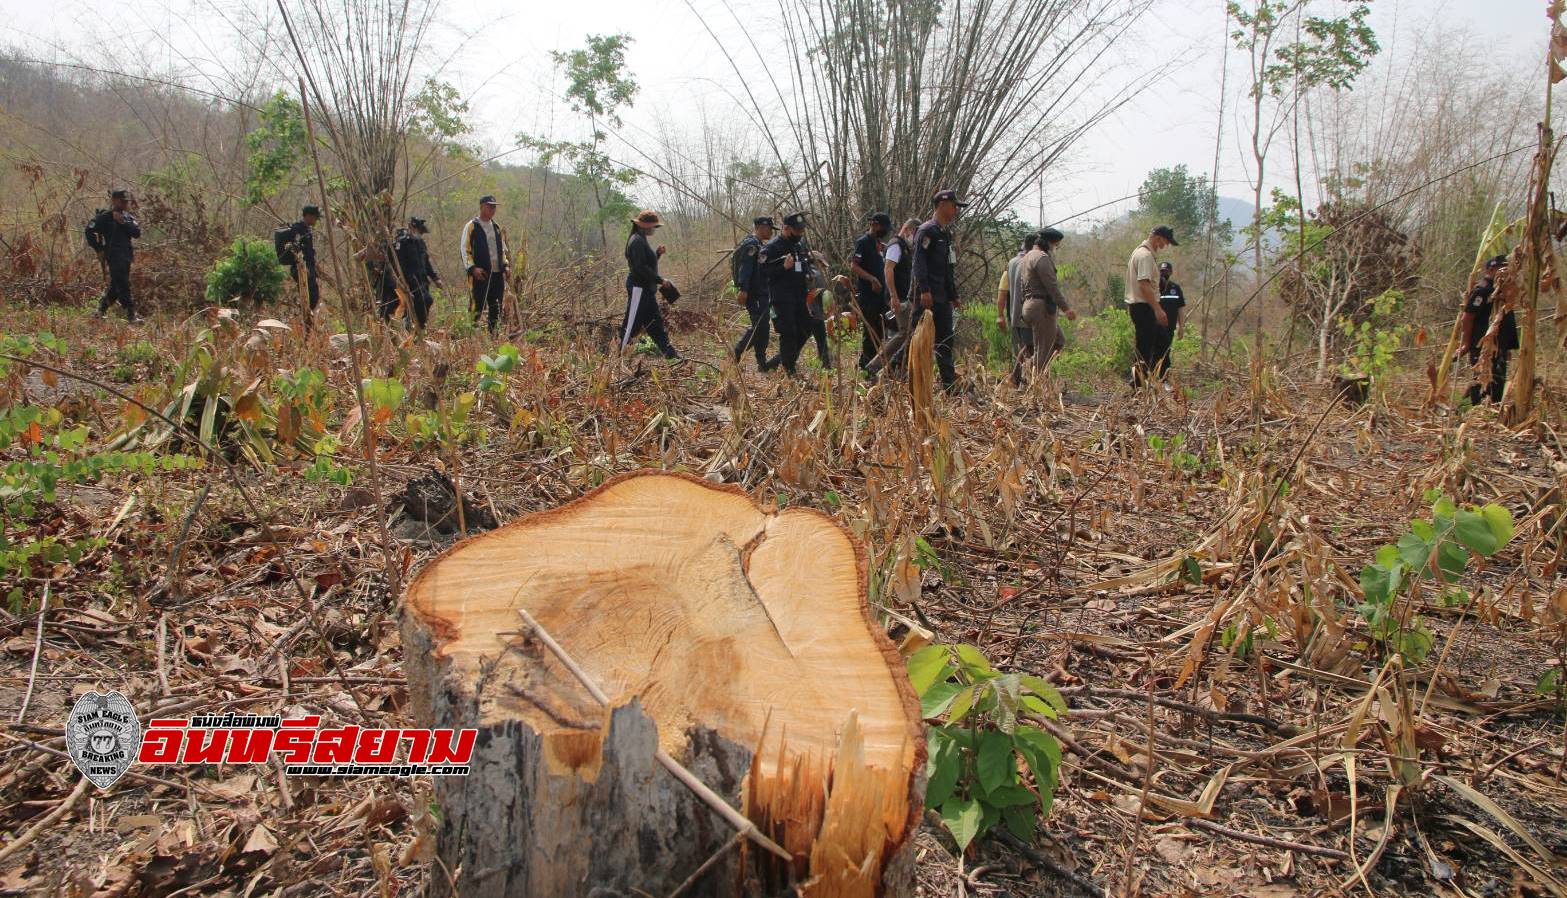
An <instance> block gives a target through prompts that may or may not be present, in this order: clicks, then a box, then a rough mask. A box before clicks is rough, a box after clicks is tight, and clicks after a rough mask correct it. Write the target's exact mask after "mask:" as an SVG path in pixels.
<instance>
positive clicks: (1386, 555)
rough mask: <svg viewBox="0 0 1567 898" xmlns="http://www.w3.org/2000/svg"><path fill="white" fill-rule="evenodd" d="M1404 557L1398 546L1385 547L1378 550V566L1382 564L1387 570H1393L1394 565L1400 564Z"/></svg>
mask: <svg viewBox="0 0 1567 898" xmlns="http://www.w3.org/2000/svg"><path fill="white" fill-rule="evenodd" d="M1402 557H1403V556H1402V555H1401V554H1400V553H1399V551H1398V546H1383V547H1382V548H1380V549H1378V550H1377V555H1376V558H1377V564H1380V565H1382V566H1383V567H1385V568H1391V567H1392V566H1393V565H1394V564H1396V563H1398V561H1399V559H1400V558H1402Z"/></svg>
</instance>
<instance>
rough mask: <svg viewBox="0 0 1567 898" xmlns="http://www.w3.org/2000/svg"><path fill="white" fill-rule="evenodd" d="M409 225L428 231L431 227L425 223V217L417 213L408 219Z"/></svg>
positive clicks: (418, 229)
mask: <svg viewBox="0 0 1567 898" xmlns="http://www.w3.org/2000/svg"><path fill="white" fill-rule="evenodd" d="M408 226H409V227H410V228H413V229H414V230H416V231H428V230H430V229H429V227H427V226H426V225H425V223H424V219H422V218H420V217H418V216H417V215H416V216H414V217H412V218H410V219H408Z"/></svg>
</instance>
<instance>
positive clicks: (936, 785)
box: [908, 645, 1066, 849]
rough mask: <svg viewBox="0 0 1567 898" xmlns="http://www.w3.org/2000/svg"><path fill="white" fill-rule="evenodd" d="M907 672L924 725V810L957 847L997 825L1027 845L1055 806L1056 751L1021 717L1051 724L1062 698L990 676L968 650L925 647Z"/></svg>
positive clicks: (1040, 686)
mask: <svg viewBox="0 0 1567 898" xmlns="http://www.w3.org/2000/svg"><path fill="white" fill-rule="evenodd" d="M908 668H909V680H910V682H911V683H912V684H913V686H914V690H915V691H916V692H917V693H918V694H919V697H920V713H921V715H922V716H923V717H924V719H925V720H927V721H929V722H930V726H929V728H928V730H927V742H928V748H929V753H928V758H929V760H928V761H927V765H926V776H927V782H926V787H925V806H926V807H928V808H931V809H933V810H935V811H936V812H938V813H939V814H940V815H941V820H942V823H943V824H945V825H946V827H947V831H948V832H950V833H951V834H952V837H953V839H955V840H956V841H957V843H958V847H959V848H963V849H966V848H967V847H968V846H969V844H970V843H971V842H973V841H974V840H975V839H977V838H979V837H980V836H983V835H984V834H986V833H988V832H989V831H990V830H991V828H992V827H994V826H995V825H996V824H997V823H1001V824H1003V825H1005V826H1006V828H1007V830H1008V831H1009V832H1011V833H1012V834H1013V835H1014V836H1017V837H1018V838H1020V839H1024V840H1031V839H1032V838H1033V836H1034V826H1035V823H1036V822H1037V821H1038V820H1039V819H1040V818H1042V817H1043V816H1045V815H1046V814H1048V813H1050V807H1051V804H1052V803H1053V802H1054V800H1055V789H1056V783H1057V781H1058V779H1059V775H1060V769H1061V747H1060V745H1059V744H1057V742H1056V740H1055V737H1054V736H1052V735H1050V734H1049V733H1048V732H1046V731H1045V730H1043V729H1041V728H1039V727H1037V726H1033V725H1031V724H1028V723H1025V722H1024V721H1023V719H1022V716H1023V715H1025V714H1035V715H1038V716H1040V717H1044V718H1048V719H1051V720H1054V719H1056V718H1057V717H1058V716H1059V715H1060V714H1061V713H1063V712H1064V711H1065V710H1066V702H1065V701H1064V700H1062V698H1061V694H1060V693H1059V692H1057V691H1056V689H1055V687H1053V686H1051V685H1050V684H1049V683H1047V682H1045V680H1043V679H1042V678H1040V677H1034V676H1028V675H1026V674H1018V673H1002V672H1000V671H998V670H996V669H995V668H994V667H992V666H991V664H990V660H989V659H988V658H986V657H985V655H984V653H982V652H981V651H980V650H979V649H977V648H975V647H974V646H971V645H930V646H926V647H925V648H923V649H920V650H919V651H918V652H915V653H914V655H913V656H911V657H910V658H909V662H908ZM1019 759H1021V760H1022V762H1023V764H1024V765H1026V768H1027V770H1028V773H1029V774H1030V775H1031V776H1032V780H1033V788H1032V789H1031V788H1029V785H1028V782H1027V780H1025V778H1024V774H1023V767H1022V766H1020V765H1019V763H1018V762H1019Z"/></svg>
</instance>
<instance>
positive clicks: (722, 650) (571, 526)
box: [405, 472, 924, 896]
mask: <svg viewBox="0 0 1567 898" xmlns="http://www.w3.org/2000/svg"><path fill="white" fill-rule="evenodd" d="M864 582H865V572H864V568H863V561H862V558H861V555H860V553H859V551H858V549H857V547H856V546H855V544H854V542H853V540H852V539H851V538H850V536H849V535H848V533H847V532H846V531H844V530H843V529H842V528H841V527H840V526H838V525H837V524H836V523H834V522H833V521H832V520H831V519H830V518H828V517H826V516H825V515H823V514H821V513H819V512H816V511H813V510H805V509H787V510H784V511H781V512H778V513H768V512H765V511H763V510H761V509H759V508H758V507H757V506H756V505H755V504H754V503H753V502H752V501H751V499H750V498H749V497H747V496H746V495H745V494H744V493H743V492H742V491H740V490H738V489H734V488H728V487H722V486H716V485H714V484H710V483H708V482H706V481H702V480H698V479H696V478H693V477H688V476H683V475H676V474H666V473H657V472H639V473H636V474H631V475H627V476H625V477H621V478H618V479H616V480H613V481H611V482H610V483H608V484H606V485H605V486H603V487H601V488H599V489H598V490H595V491H594V492H592V493H590V494H588V495H586V496H584V497H583V498H581V499H579V500H577V501H574V502H571V503H569V504H567V505H564V506H562V507H560V508H557V509H554V510H551V511H546V512H541V513H538V514H534V515H530V516H528V517H525V518H523V519H521V520H518V521H516V522H515V523H512V524H510V525H508V526H506V527H502V528H500V529H498V530H495V531H493V532H490V533H486V534H484V535H482V536H476V537H474V538H472V539H469V540H467V541H465V542H463V543H460V544H459V545H457V546H456V547H454V548H453V549H451V550H450V551H448V552H447V553H446V554H444V555H442V556H441V557H439V558H438V559H436V560H435V561H433V562H431V563H430V564H429V565H428V566H427V567H426V568H425V569H424V571H423V572H422V573H421V574H420V575H419V577H418V578H417V579H416V580H415V582H414V583H413V585H412V587H411V588H410V590H409V594H408V613H407V615H406V618H405V635H406V638H407V641H408V643H409V645H408V648H409V661H408V666H409V679H410V683H411V686H412V693H413V700H414V703H415V709H416V713H417V714H418V715H419V716H420V718H421V719H422V720H424V721H427V722H431V723H434V724H435V725H439V726H476V727H478V728H480V731H481V732H480V738H479V750H478V752H477V753H476V757H475V764H474V769H473V771H472V773H471V774H470V776H468V777H466V778H450V779H441V778H437V786H438V790H439V792H438V795H437V798H438V800H440V802H441V804H442V810H443V831H442V834H441V837H440V840H439V844H440V853H441V855H442V858H443V860H444V861H445V863H446V864H447V865H448V866H449V867H450V868H452V869H453V870H454V881H455V884H456V885H457V886H458V888H459V890H460V891H461V893H462V894H464V895H469V894H509V895H516V894H538V895H544V894H552V895H553V894H560V895H570V894H584V895H586V894H588V893H589V892H590V891H591V890H593V889H595V888H597V889H601V890H609V891H607V892H604V893H605V894H612V893H614V892H621V893H625V894H633V892H632V890H633V889H640V890H642V891H645V892H647V893H650V894H668V893H669V892H670V891H672V890H673V889H674V888H675V887H676V886H677V885H679V884H681V883H682V882H683V881H684V880H685V879H686V878H687V877H688V876H690V875H691V874H692V873H694V872H695V871H696V870H697V868H698V867H699V866H700V865H701V864H702V863H703V862H704V861H705V860H707V859H708V858H709V857H710V856H711V855H712V854H714V853H715V852H717V851H719V850H720V849H722V848H723V847H724V846H725V844H726V843H727V842H728V841H729V840H730V838H731V837H732V836H733V830H732V829H730V828H729V827H728V826H727V825H726V824H724V822H723V821H722V820H721V819H720V818H719V817H718V815H717V814H715V813H713V812H712V811H711V810H709V809H706V808H705V807H703V806H701V805H700V803H699V802H697V801H696V799H695V797H694V796H692V795H689V794H682V793H688V792H689V790H685V788H684V787H683V786H681V785H680V784H679V783H678V782H677V781H676V780H675V779H674V777H672V776H670V775H669V774H667V773H666V772H664V771H662V770H659V769H657V768H656V766H655V765H654V763H653V758H652V754H653V749H654V747H655V746H654V745H652V744H642V743H641V742H639V741H638V740H639V739H644V738H645V739H651V738H652V731H651V729H647V730H646V733H645V735H639V734H642V733H643V728H640V727H639V725H638V724H637V723H636V721H637V720H638V719H641V717H642V715H644V714H645V715H646V718H647V719H650V720H651V721H652V722H653V724H654V725H656V739H657V745H656V747H660V748H663V749H664V750H666V751H667V752H669V754H670V755H672V756H673V757H674V758H675V759H676V760H678V761H680V762H682V763H684V764H686V765H687V766H688V767H690V768H691V769H692V770H694V771H695V772H696V773H697V775H698V776H699V777H702V778H703V779H704V780H705V781H706V782H707V784H708V785H709V786H711V787H712V788H713V789H714V790H715V791H717V792H718V793H719V794H720V795H725V796H726V797H728V798H729V799H730V800H732V801H735V802H736V805H737V806H738V807H740V809H741V810H742V811H743V812H744V813H745V814H746V815H747V816H748V817H750V818H751V819H752V820H753V821H755V822H756V823H757V824H758V826H759V827H760V828H761V829H762V831H763V832H764V833H766V834H767V835H768V836H769V837H771V838H773V839H774V840H776V841H777V842H778V843H779V844H781V845H783V846H784V847H785V848H786V849H788V850H789V852H790V853H791V854H792V855H793V856H794V857H795V858H796V862H795V864H794V865H793V869H791V870H783V869H777V868H776V866H775V865H772V864H770V863H769V859H768V858H767V857H766V856H765V852H761V851H758V850H756V849H755V847H754V846H750V845H747V846H745V850H742V851H739V852H730V853H729V855H728V856H727V857H726V858H725V859H723V860H722V861H721V862H720V863H717V864H714V865H713V867H712V868H711V872H709V873H707V874H705V877H706V878H705V879H704V880H703V885H701V886H699V887H697V888H696V889H695V890H694V892H693V893H695V894H747V893H757V892H758V891H759V892H760V893H765V894H773V893H776V892H778V891H782V890H783V888H785V887H787V885H788V883H789V881H790V880H791V879H792V880H794V881H796V882H797V883H798V884H799V885H800V891H801V894H803V895H820V896H829V895H883V894H901V893H903V890H904V888H905V887H906V884H907V882H908V880H909V870H910V868H911V864H910V858H909V857H908V856H907V855H908V852H907V848H908V844H909V836H910V835H911V833H912V830H913V828H914V825H915V823H916V822H917V819H918V813H919V806H920V795H919V789H920V788H921V787H922V783H921V782H920V780H921V778H922V777H921V776H920V774H921V772H922V770H923V763H924V744H923V737H922V734H921V728H920V715H919V706H918V703H917V701H916V699H915V697H914V694H913V692H912V690H911V689H910V687H909V684H908V680H907V677H906V675H905V673H904V668H903V663H902V660H901V657H900V656H899V655H898V653H897V651H896V649H895V648H894V647H893V646H892V644H891V643H890V642H889V641H888V640H887V639H886V637H885V636H884V635H883V633H882V632H881V629H880V627H879V626H878V625H877V623H876V622H875V621H874V619H873V618H872V616H871V615H870V613H869V612H868V610H867V607H866V604H865V598H864ZM518 609H526V610H527V611H528V612H529V613H530V614H531V615H532V616H533V617H534V618H535V619H536V620H537V621H538V623H539V624H540V625H541V626H542V627H543V628H545V630H547V631H548V632H549V633H550V634H551V635H552V636H553V637H554V638H555V639H556V640H557V641H558V642H559V643H560V644H561V645H562V646H563V647H564V648H565V649H566V650H567V651H568V652H569V653H570V654H571V656H572V657H573V658H574V659H575V660H576V662H577V663H578V664H579V665H580V666H581V667H582V668H583V669H584V671H585V673H586V674H587V675H588V676H589V677H590V678H591V679H592V680H593V681H594V682H595V683H596V684H597V685H598V686H599V687H600V688H601V689H602V690H603V691H604V692H605V693H606V694H607V695H608V697H609V699H610V705H611V707H612V708H616V709H618V710H616V711H614V712H613V714H612V713H611V712H610V711H609V710H607V709H604V708H602V707H600V706H599V705H598V704H597V702H595V701H594V700H593V699H592V698H591V697H590V696H589V694H588V693H587V691H586V690H585V689H584V688H583V687H582V686H581V684H579V683H578V682H577V681H576V679H575V678H573V677H572V675H571V674H570V673H569V672H567V671H566V670H565V669H564V668H563V667H562V666H561V665H560V663H559V661H558V660H557V659H556V658H554V657H553V656H551V655H550V654H549V653H548V652H546V651H544V650H543V648H542V646H540V645H539V644H538V643H537V641H536V640H533V639H530V638H528V636H527V635H526V634H524V633H521V632H519V631H520V630H522V629H525V628H523V627H522V625H521V623H520V621H519V618H518V613H517V612H518ZM612 718H613V725H612V724H611V720H612ZM642 753H645V754H646V757H645V758H644V757H636V755H639V754H642ZM704 772H705V773H704ZM606 779H609V780H614V781H615V782H613V783H610V784H606V783H605V782H603V781H604V780H606ZM651 810H657V811H658V812H659V813H662V814H664V815H665V817H666V819H663V820H659V819H656V815H655V816H649V814H648V812H649V811H651ZM631 827H634V829H632V830H631V831H630V833H629V837H628V833H627V832H626V830H627V829H628V828H631Z"/></svg>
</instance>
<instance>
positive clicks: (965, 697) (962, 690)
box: [947, 686, 988, 723]
mask: <svg viewBox="0 0 1567 898" xmlns="http://www.w3.org/2000/svg"><path fill="white" fill-rule="evenodd" d="M982 688H983V687H980V686H960V687H958V694H957V696H956V697H954V698H953V700H952V707H951V708H949V709H948V710H949V713H948V715H947V719H948V720H950V721H952V722H953V723H958V722H959V721H961V720H962V719H963V718H964V717H967V716H968V712H969V709H970V708H972V707H974V700H975V698H976V697H977V693H978V692H979V691H980V689H982ZM987 691H988V690H987Z"/></svg>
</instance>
